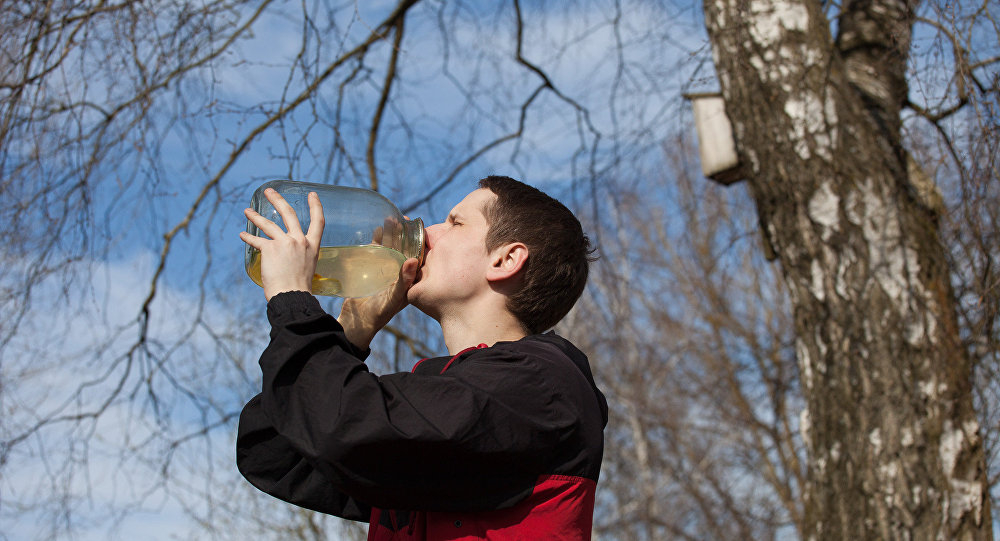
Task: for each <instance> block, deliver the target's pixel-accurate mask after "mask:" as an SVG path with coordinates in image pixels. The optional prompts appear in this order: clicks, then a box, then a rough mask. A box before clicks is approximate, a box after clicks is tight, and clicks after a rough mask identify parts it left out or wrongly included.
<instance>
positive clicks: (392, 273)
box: [245, 180, 424, 297]
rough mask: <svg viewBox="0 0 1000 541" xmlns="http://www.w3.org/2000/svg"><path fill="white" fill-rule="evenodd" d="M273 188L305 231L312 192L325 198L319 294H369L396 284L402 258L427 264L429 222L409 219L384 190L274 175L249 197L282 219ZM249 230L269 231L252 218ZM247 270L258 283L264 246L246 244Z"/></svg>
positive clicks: (272, 216)
mask: <svg viewBox="0 0 1000 541" xmlns="http://www.w3.org/2000/svg"><path fill="white" fill-rule="evenodd" d="M267 188H273V189H274V190H275V191H277V192H278V193H279V194H281V196H282V197H284V198H285V201H287V202H288V204H289V205H291V207H292V208H293V209H295V213H296V215H298V219H299V224H300V225H301V227H302V230H303V231H305V230H306V229H307V228H308V226H309V203H308V199H307V198H308V196H309V192H316V194H317V195H318V196H319V199H320V202H322V203H323V215H324V218H325V220H326V227H324V228H323V238H322V240H321V241H320V248H319V261H318V262H317V263H316V274H314V275H313V281H312V292H313V294H315V295H330V296H337V297H367V296H369V295H374V294H375V293H378V292H379V291H381V290H383V289H385V288H386V287H387V286H389V285H390V284H392V283H393V282H394V281H395V280H396V278H397V276H398V275H399V269H400V267H402V265H403V262H404V261H406V260H407V259H409V258H411V257H414V258H417V259H418V260H419V261H420V263H421V264H423V255H424V223H423V221H422V220H420V218H417V219H414V220H408V219H406V218H404V217H403V215H402V213H401V212H399V209H398V208H396V205H394V204H393V203H392V202H391V201H389V200H388V199H386V198H385V197H384V196H383V195H382V194H380V193H378V192H375V191H372V190H365V189H362V188H352V187H348V186H331V185H329V184H313V183H308V182H298V181H294V180H272V181H270V182H267V183H265V184H263V185H261V186H260V187H259V188H257V190H256V191H255V192H254V194H253V197H251V199H250V208H252V209H253V210H254V211H256V212H257V213H259V214H260V215H262V216H263V217H265V218H267V219H269V220H271V221H273V222H274V223H276V224H279V225H280V224H282V219H281V216H280V215H279V214H278V211H277V210H276V209H275V208H274V206H273V205H271V203H270V202H269V201H268V200H267V198H265V197H264V190H265V189H267ZM247 233H250V234H251V235H254V236H258V237H259V236H264V235H263V234H262V233H261V231H260V230H259V229H258V228H257V226H255V225H254V224H253V223H251V222H249V221H248V222H247ZM245 264H246V270H247V274H248V275H249V276H250V279H251V280H253V281H254V283H256V284H257V285H263V284H262V282H261V278H260V251H259V250H257V249H256V248H253V247H251V246H250V245H247V246H246V248H245Z"/></svg>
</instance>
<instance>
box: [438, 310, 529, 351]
mask: <svg viewBox="0 0 1000 541" xmlns="http://www.w3.org/2000/svg"><path fill="white" fill-rule="evenodd" d="M474 313H475V314H478V315H477V316H473V317H470V316H469V315H468V314H463V313H455V314H448V315H444V316H442V317H441V319H440V323H441V332H442V334H444V343H445V346H447V347H448V353H449V354H451V355H456V354H458V353H459V352H460V351H462V350H464V349H467V348H470V347H475V346H478V345H479V344H486V345H487V346H492V345H493V344H496V343H497V342H513V341H516V340H520V339H522V338H524V337H525V336H527V335H528V333H527V332H525V330H524V328H523V327H522V326H521V324H520V322H518V320H517V318H515V317H514V316H513V315H511V314H510V312H508V311H507V310H506V309H503V310H500V311H483V312H474ZM482 314H489V316H487V317H484V316H483V315H482Z"/></svg>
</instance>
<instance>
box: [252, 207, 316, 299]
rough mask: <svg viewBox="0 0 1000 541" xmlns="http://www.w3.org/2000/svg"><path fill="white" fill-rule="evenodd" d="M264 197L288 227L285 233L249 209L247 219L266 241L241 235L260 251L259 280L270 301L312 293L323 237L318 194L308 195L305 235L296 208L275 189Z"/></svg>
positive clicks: (261, 238) (276, 225)
mask: <svg viewBox="0 0 1000 541" xmlns="http://www.w3.org/2000/svg"><path fill="white" fill-rule="evenodd" d="M264 197H266V198H267V200H268V201H270V202H271V204H272V205H274V208H275V210H277V211H278V214H279V215H280V216H281V220H282V221H283V222H284V224H285V229H287V230H288V232H287V233H286V232H285V231H283V230H282V229H281V227H280V226H278V224H276V223H274V222H272V221H271V220H268V219H267V218H265V217H263V216H261V215H260V214H258V213H257V212H254V211H253V210H252V209H246V210H245V211H244V214H245V215H246V217H247V219H248V220H250V221H251V222H252V223H253V224H254V225H256V226H257V228H258V229H260V230H261V231H262V232H263V233H264V234H265V235H267V236H268V237H270V240H269V239H265V238H263V237H257V236H254V235H251V234H249V233H247V232H246V231H242V232H240V238H241V239H243V242H245V243H247V244H249V245H250V246H252V247H254V248H256V249H258V250H260V280H261V282H262V283H263V284H264V296H265V297H266V298H267V300H271V297H273V296H275V295H277V294H278V293H283V292H285V291H306V292H309V293H312V279H313V274H315V272H316V261H317V259H318V258H319V244H320V240H321V239H322V237H323V226H324V225H326V224H325V219H324V217H323V204H322V203H321V202H320V200H319V196H318V195H316V193H315V192H310V193H309V231H308V232H307V233H305V234H303V233H302V228H301V227H300V226H299V219H298V216H297V215H296V214H295V209H293V208H292V206H291V205H289V204H288V202H287V201H285V198H284V197H281V195H280V194H279V193H278V192H276V191H275V190H274V189H272V188H268V189H267V190H264Z"/></svg>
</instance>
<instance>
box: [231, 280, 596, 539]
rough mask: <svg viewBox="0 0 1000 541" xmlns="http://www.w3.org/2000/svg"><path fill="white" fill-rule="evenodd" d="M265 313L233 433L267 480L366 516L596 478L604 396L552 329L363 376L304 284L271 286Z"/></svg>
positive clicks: (308, 501) (319, 503)
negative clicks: (556, 478) (265, 334)
mask: <svg viewBox="0 0 1000 541" xmlns="http://www.w3.org/2000/svg"><path fill="white" fill-rule="evenodd" d="M268 319H269V320H270V322H271V326H272V329H271V341H270V344H269V345H268V346H267V349H265V351H264V353H263V354H262V355H261V358H260V366H261V370H262V371H263V387H262V392H261V393H260V394H258V395H257V396H255V397H253V398H252V399H251V400H250V401H249V402H248V403H247V404H246V406H245V407H244V409H243V412H242V415H241V416H240V423H239V433H238V436H237V464H238V467H239V469H240V472H241V473H242V474H243V475H244V477H246V479H247V480H248V481H250V482H251V483H252V484H253V485H254V486H256V487H257V488H259V489H260V490H262V491H264V492H267V493H268V494H271V495H273V496H275V497H278V498H281V499H282V500H285V501H287V502H290V503H293V504H296V505H300V506H302V507H306V508H309V509H313V510H316V511H321V512H324V513H329V514H333V515H337V516H340V517H344V518H348V519H353V520H362V521H367V520H369V517H370V516H371V511H372V507H376V508H381V509H404V510H415V511H448V512H463V511H482V510H489V509H503V508H506V507H510V506H512V505H514V504H516V503H518V502H519V501H521V500H523V499H525V498H527V497H528V496H529V495H530V494H531V493H532V490H533V488H534V486H535V484H536V482H537V480H538V478H539V476H542V475H550V474H551V475H564V476H575V477H580V478H585V479H589V480H592V481H594V482H596V481H597V478H598V475H599V472H600V465H601V458H602V454H603V428H604V426H605V425H606V424H607V414H608V409H607V402H606V400H605V398H604V396H603V395H602V394H601V392H600V391H599V390H598V389H597V386H596V385H595V383H594V379H593V376H592V374H591V371H590V366H589V364H588V362H587V359H586V357H585V356H584V354H583V353H581V352H580V351H579V350H578V349H576V348H575V347H574V346H573V345H572V344H570V343H569V342H568V341H566V340H565V339H563V338H561V337H559V336H556V335H555V334H552V333H549V334H544V335H534V336H529V337H526V338H524V339H521V340H518V341H516V342H501V343H498V344H495V345H494V346H492V347H488V348H487V347H485V346H482V347H480V348H470V349H469V350H466V351H464V352H462V353H460V354H458V355H455V356H454V357H438V358H431V359H425V360H424V361H421V362H420V363H419V364H418V365H417V366H416V367H415V368H414V371H413V372H412V373H398V374H390V375H385V376H376V375H374V374H372V373H371V372H369V371H368V369H367V367H366V366H365V364H364V363H363V362H362V359H364V358H365V357H366V356H367V353H368V352H362V351H358V350H357V348H355V347H354V346H353V345H352V344H351V343H350V342H349V341H348V340H347V339H346V337H345V336H344V332H343V329H342V328H341V326H340V324H339V323H338V322H337V321H336V319H335V318H333V317H332V316H330V315H328V314H327V313H325V312H324V311H323V310H322V308H321V307H320V305H319V303H318V302H317V301H316V299H315V298H314V297H312V296H311V295H308V294H306V293H302V292H291V293H283V294H279V295H276V296H274V297H273V298H272V299H271V301H270V302H269V303H268Z"/></svg>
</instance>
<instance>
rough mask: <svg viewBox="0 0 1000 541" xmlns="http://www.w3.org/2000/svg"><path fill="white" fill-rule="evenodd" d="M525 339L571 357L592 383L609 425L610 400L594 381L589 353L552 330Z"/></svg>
mask: <svg viewBox="0 0 1000 541" xmlns="http://www.w3.org/2000/svg"><path fill="white" fill-rule="evenodd" d="M523 340H533V341H537V342H539V343H542V344H547V345H549V346H550V347H554V348H555V349H558V350H559V351H560V352H561V353H562V354H563V355H564V356H565V357H566V358H567V359H569V360H570V361H571V362H572V363H573V365H574V366H576V368H577V370H579V371H580V373H581V374H583V376H584V377H585V378H587V381H588V382H589V383H590V388H591V389H593V391H594V396H595V397H597V402H598V404H599V405H600V408H601V420H602V421H603V423H604V424H603V426H607V425H608V400H607V398H605V396H604V393H602V392H601V390H600V389H598V388H597V382H595V381H594V373H593V372H592V371H591V369H590V360H589V359H587V355H586V354H584V353H583V352H582V351H580V350H579V349H578V348H577V347H576V346H575V345H573V343H572V342H570V341H569V340H566V339H565V338H563V337H561V336H559V335H558V334H556V333H554V332H552V331H549V332H547V333H545V334H535V335H531V336H528V337H526V338H524V339H523Z"/></svg>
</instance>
